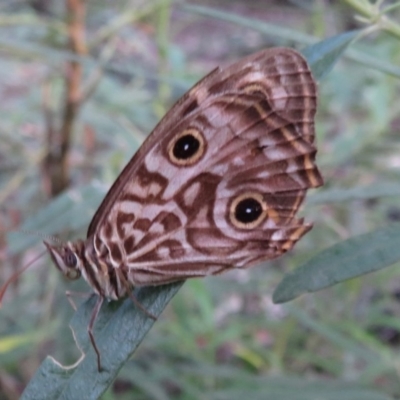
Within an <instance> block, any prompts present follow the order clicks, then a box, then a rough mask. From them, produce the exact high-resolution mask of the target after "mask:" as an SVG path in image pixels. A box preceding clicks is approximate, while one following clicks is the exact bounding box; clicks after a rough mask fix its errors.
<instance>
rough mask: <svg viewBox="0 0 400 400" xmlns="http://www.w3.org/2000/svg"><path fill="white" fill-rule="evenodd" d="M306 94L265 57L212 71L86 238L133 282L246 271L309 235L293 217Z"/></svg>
mask: <svg viewBox="0 0 400 400" xmlns="http://www.w3.org/2000/svg"><path fill="white" fill-rule="evenodd" d="M316 97H317V95H316V85H315V82H314V80H313V78H312V76H311V73H310V71H309V68H308V66H307V63H306V62H305V60H304V59H303V58H302V56H300V55H299V54H298V53H297V52H295V51H293V50H290V49H279V48H277V49H271V50H265V51H262V52H259V53H256V54H254V55H252V56H250V57H247V58H244V59H242V60H241V61H239V62H238V63H236V64H233V65H232V66H230V67H228V68H225V69H219V68H218V69H216V70H214V71H213V72H211V73H210V74H209V75H207V76H206V77H205V78H204V79H203V80H201V81H200V82H199V83H198V84H197V85H195V86H194V87H193V88H192V89H191V90H190V91H189V92H188V93H187V94H186V95H184V96H183V97H182V99H181V100H179V101H178V102H177V103H176V104H175V105H174V107H173V108H172V109H171V110H170V111H169V112H168V113H167V115H166V116H165V117H164V118H163V120H162V121H161V122H160V123H159V124H158V125H157V127H156V128H155V129H154V131H153V132H152V133H151V135H150V136H149V137H148V139H147V140H146V141H145V142H144V144H143V145H142V147H141V148H140V149H139V151H138V152H137V153H136V154H135V155H134V157H133V158H132V159H131V161H130V162H129V163H128V165H127V166H126V167H125V169H124V170H123V172H122V173H121V175H120V176H119V177H118V178H117V180H116V182H115V183H114V185H113V186H112V188H111V189H110V191H109V193H108V194H107V196H106V198H105V199H104V201H103V203H102V205H101V206H100V208H99V210H98V211H97V213H96V215H95V216H94V218H93V220H92V222H91V224H90V226H89V230H88V238H89V239H90V240H91V238H92V239H93V243H94V248H95V251H96V253H97V255H98V257H105V258H107V262H108V263H110V264H111V265H113V266H114V267H115V268H126V269H127V276H128V278H129V280H130V281H131V282H133V283H134V284H136V285H140V284H142V285H148V284H161V283H167V282H171V281H175V280H179V279H185V278H188V277H192V276H203V275H208V274H216V273H220V272H222V271H224V270H226V269H229V268H232V267H233V266H235V267H247V266H249V265H252V264H254V263H257V262H259V261H262V260H266V259H272V258H274V257H277V256H279V255H280V254H282V253H284V252H285V251H287V250H288V249H290V248H291V247H293V245H294V244H295V242H296V241H297V240H298V239H299V238H300V237H301V236H302V235H303V234H304V233H306V232H307V231H308V230H309V229H310V228H311V225H308V224H304V222H303V220H298V219H295V214H296V212H297V210H298V208H299V206H300V205H301V203H302V201H303V199H304V196H305V194H306V190H307V189H308V188H311V187H317V186H319V185H321V184H322V178H321V176H320V174H319V171H318V169H317V167H316V165H315V161H314V160H315V153H316V149H315V147H314V145H313V141H314V115H315V112H316Z"/></svg>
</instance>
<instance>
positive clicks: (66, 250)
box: [44, 242, 82, 280]
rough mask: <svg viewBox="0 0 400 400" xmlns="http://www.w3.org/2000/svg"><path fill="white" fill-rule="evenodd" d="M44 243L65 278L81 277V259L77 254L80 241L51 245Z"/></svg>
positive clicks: (79, 251) (79, 248)
mask: <svg viewBox="0 0 400 400" xmlns="http://www.w3.org/2000/svg"><path fill="white" fill-rule="evenodd" d="M44 244H45V246H46V247H47V250H48V251H49V253H50V256H51V258H52V260H53V262H54V264H55V265H56V267H57V269H59V270H60V271H61V273H62V274H63V275H64V276H65V277H66V278H68V279H70V280H75V279H79V278H80V277H81V270H82V265H81V264H82V261H81V257H80V256H79V254H80V253H81V247H82V245H81V242H75V243H71V242H68V243H67V244H65V245H61V246H53V245H51V244H50V243H47V242H44Z"/></svg>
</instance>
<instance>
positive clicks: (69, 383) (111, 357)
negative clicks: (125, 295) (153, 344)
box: [21, 282, 183, 400]
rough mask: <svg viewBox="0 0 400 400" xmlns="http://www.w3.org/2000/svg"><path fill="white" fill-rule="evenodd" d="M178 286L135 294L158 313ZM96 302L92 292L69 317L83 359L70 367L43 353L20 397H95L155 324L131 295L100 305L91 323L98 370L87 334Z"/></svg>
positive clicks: (149, 289)
mask: <svg viewBox="0 0 400 400" xmlns="http://www.w3.org/2000/svg"><path fill="white" fill-rule="evenodd" d="M182 284H183V282H178V283H174V284H171V285H164V286H158V287H148V288H141V289H139V290H136V291H135V293H134V295H135V297H136V298H137V300H138V301H139V302H140V304H142V305H143V307H144V308H145V309H146V310H147V311H149V312H150V313H151V314H153V315H155V316H157V317H158V316H159V315H160V314H161V312H162V311H163V310H164V308H165V306H166V305H167V304H168V302H169V301H170V300H171V299H172V297H173V296H174V295H175V294H176V293H177V291H178V290H179V289H180V287H181V286H182ZM96 300H97V298H96V296H92V297H91V298H90V299H89V300H87V301H86V302H85V303H84V304H83V305H82V306H80V307H79V309H78V311H77V313H76V314H75V315H74V317H73V319H72V321H71V328H72V330H73V332H74V337H75V339H76V342H77V345H78V347H79V348H80V349H81V350H82V351H83V353H85V357H84V358H83V359H82V360H81V362H80V363H79V364H78V365H77V366H74V367H72V368H66V367H63V366H61V365H60V364H58V363H56V362H54V360H53V359H52V358H50V357H48V358H47V359H46V360H45V361H44V362H43V363H42V365H41V366H40V368H39V369H38V371H37V372H36V374H35V376H34V377H33V378H32V380H31V381H30V383H29V385H28V386H27V387H26V389H25V391H24V393H23V394H22V397H21V400H33V399H41V400H47V399H48V400H55V399H97V398H99V397H100V396H101V394H102V393H104V392H105V390H106V389H107V388H108V386H109V385H110V384H111V383H112V382H113V380H114V379H115V377H116V376H117V373H118V371H119V370H120V369H121V368H122V366H123V365H124V363H125V362H126V361H127V360H129V358H130V357H131V356H132V354H133V353H134V351H135V350H136V348H137V347H138V346H139V344H140V342H141V341H142V340H143V338H144V336H145V335H146V334H147V332H148V331H149V330H150V328H151V327H152V326H153V324H154V322H155V321H154V320H153V319H151V318H149V317H148V316H147V315H145V314H144V313H143V312H142V311H140V310H138V309H137V308H136V307H135V306H134V305H133V303H132V300H131V299H126V300H124V301H121V302H115V301H114V302H109V303H107V304H103V307H102V309H101V312H100V313H99V317H98V319H97V320H96V323H95V327H94V337H95V340H96V344H97V347H98V349H99V351H100V355H101V364H102V367H103V369H104V370H103V371H102V372H100V373H99V372H98V369H97V358H96V354H95V352H94V349H93V347H92V346H91V344H90V341H89V336H88V333H87V328H88V324H89V319H90V316H91V313H92V310H93V306H94V304H95V302H96Z"/></svg>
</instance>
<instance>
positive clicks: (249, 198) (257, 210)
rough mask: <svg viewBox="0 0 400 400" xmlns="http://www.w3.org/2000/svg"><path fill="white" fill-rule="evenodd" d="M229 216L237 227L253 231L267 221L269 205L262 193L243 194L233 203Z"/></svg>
mask: <svg viewBox="0 0 400 400" xmlns="http://www.w3.org/2000/svg"><path fill="white" fill-rule="evenodd" d="M229 216H230V220H231V222H232V224H233V225H234V226H235V227H237V228H241V229H252V228H255V227H256V226H258V225H259V224H260V223H261V222H263V221H264V220H265V218H266V216H267V204H266V203H265V201H264V199H263V196H262V194H260V193H257V192H248V193H243V194H241V195H240V196H238V197H236V198H235V199H234V200H233V201H232V203H231V206H230V210H229Z"/></svg>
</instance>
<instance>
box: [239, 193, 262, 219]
mask: <svg viewBox="0 0 400 400" xmlns="http://www.w3.org/2000/svg"><path fill="white" fill-rule="evenodd" d="M261 213H262V206H261V204H260V202H259V201H257V200H256V199H253V198H251V197H249V198H247V199H243V200H242V201H240V202H239V203H238V204H237V206H236V209H235V218H236V220H237V221H239V222H242V223H244V224H248V223H250V222H254V221H256V220H257V218H259V217H260V215H261Z"/></svg>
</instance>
